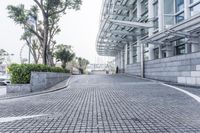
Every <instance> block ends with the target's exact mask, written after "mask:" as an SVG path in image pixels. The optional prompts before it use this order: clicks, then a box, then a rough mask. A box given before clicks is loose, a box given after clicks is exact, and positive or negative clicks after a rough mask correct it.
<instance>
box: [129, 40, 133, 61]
mask: <svg viewBox="0 0 200 133" xmlns="http://www.w3.org/2000/svg"><path fill="white" fill-rule="evenodd" d="M129 56H130V57H129V58H130V61H129V62H130V64H133V45H132V44H130V51H129Z"/></svg>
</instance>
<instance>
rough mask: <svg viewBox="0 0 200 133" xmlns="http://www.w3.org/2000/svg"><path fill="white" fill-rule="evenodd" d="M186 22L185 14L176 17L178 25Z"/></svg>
mask: <svg viewBox="0 0 200 133" xmlns="http://www.w3.org/2000/svg"><path fill="white" fill-rule="evenodd" d="M183 20H184V13H181V14H179V15H176V23H179V22H181V21H183Z"/></svg>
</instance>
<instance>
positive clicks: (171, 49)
mask: <svg viewBox="0 0 200 133" xmlns="http://www.w3.org/2000/svg"><path fill="white" fill-rule="evenodd" d="M166 49H167V51H166V56H167V57H171V56H173V53H174V52H173V50H174V49H173V47H172V46H169V45H167V46H166Z"/></svg>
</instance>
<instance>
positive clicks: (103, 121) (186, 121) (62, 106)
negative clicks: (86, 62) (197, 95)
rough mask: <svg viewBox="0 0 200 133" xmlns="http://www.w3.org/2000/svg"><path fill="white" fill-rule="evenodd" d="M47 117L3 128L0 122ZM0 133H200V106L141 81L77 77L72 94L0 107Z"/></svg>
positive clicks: (0, 104)
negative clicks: (3, 119) (5, 119)
mask: <svg viewBox="0 0 200 133" xmlns="http://www.w3.org/2000/svg"><path fill="white" fill-rule="evenodd" d="M33 115H44V116H40V117H34V118H27V119H22V120H16V121H10V122H3V121H2V119H1V118H5V117H20V116H33ZM0 117H1V118H0V132H20V133H23V132H24V133H28V132H31V133H32V132H33V133H34V132H38V133H39V132H45V133H55V132H58V133H60V132H63V133H66V132H83V133H84V132H100V133H103V132H108V133H109V132H113V133H116V132H119V133H123V132H127V133H128V132H131V133H134V132H137V133H142V132H145V133H148V132H151V133H167V132H171V133H179V132H180V133H200V103H198V102H197V101H195V100H194V99H192V98H191V97H189V96H187V95H185V94H183V93H182V92H179V91H177V90H174V89H172V88H168V87H166V86H163V85H160V84H158V83H154V82H150V81H147V80H141V79H137V78H131V77H126V76H122V75H118V76H111V75H110V76H106V75H90V76H76V77H73V78H72V80H71V85H70V87H69V88H66V89H64V90H60V91H57V92H53V93H48V94H45V95H39V96H31V97H26V98H20V99H12V100H4V101H0Z"/></svg>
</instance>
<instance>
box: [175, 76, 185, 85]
mask: <svg viewBox="0 0 200 133" xmlns="http://www.w3.org/2000/svg"><path fill="white" fill-rule="evenodd" d="M177 82H178V83H181V84H186V77H178V78H177Z"/></svg>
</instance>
